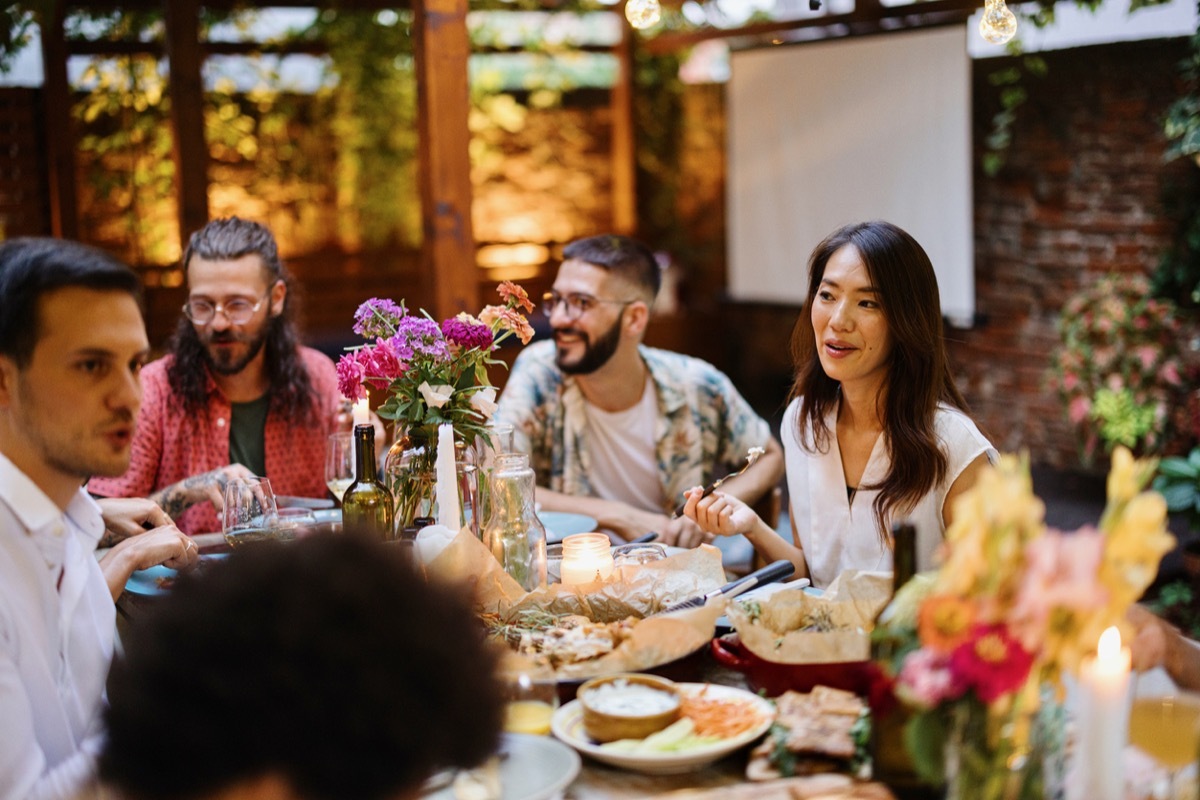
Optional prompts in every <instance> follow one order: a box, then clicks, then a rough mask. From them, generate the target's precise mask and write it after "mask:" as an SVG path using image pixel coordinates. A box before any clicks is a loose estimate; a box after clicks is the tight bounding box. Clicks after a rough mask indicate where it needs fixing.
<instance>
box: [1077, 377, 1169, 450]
mask: <svg viewBox="0 0 1200 800" xmlns="http://www.w3.org/2000/svg"><path fill="white" fill-rule="evenodd" d="M1092 419H1093V420H1095V421H1096V422H1098V423H1100V436H1101V438H1103V439H1104V442H1105V445H1106V446H1105V449H1106V450H1108V451H1110V452H1111V451H1112V448H1113V447H1115V446H1116V445H1119V444H1121V445H1125V446H1126V447H1128V448H1130V449H1134V448H1136V447H1138V445H1139V444H1141V441H1142V439H1143V438H1145V437H1146V435H1147V434H1149V433H1150V432H1151V431H1153V430H1154V422H1155V420H1154V404H1153V403H1151V402H1145V403H1139V402H1138V401H1137V400H1136V399H1134V396H1133V392H1131V391H1130V390H1129V389H1127V388H1126V389H1119V390H1116V391H1113V390H1112V389H1108V388H1104V389H1098V390H1097V391H1096V398H1095V401H1094V402H1093V403H1092Z"/></svg>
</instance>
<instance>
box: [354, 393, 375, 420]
mask: <svg viewBox="0 0 1200 800" xmlns="http://www.w3.org/2000/svg"><path fill="white" fill-rule="evenodd" d="M354 424H355V425H356V426H357V425H370V424H371V395H370V394H369V393H368V394H366V395H365V396H364V397H363V398H362V399H361V400H359V401H358V402H357V403H355V404H354Z"/></svg>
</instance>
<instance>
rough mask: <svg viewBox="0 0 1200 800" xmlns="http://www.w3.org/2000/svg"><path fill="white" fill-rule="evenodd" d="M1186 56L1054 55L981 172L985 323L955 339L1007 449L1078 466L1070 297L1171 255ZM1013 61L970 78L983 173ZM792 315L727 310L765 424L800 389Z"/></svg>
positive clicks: (980, 297) (738, 369) (977, 396)
mask: <svg viewBox="0 0 1200 800" xmlns="http://www.w3.org/2000/svg"><path fill="white" fill-rule="evenodd" d="M1186 52H1187V43H1186V41H1184V40H1171V41H1165V42H1164V41H1162V40H1159V41H1154V42H1144V43H1130V44H1120V45H1107V46H1097V47H1088V48H1078V49H1073V50H1065V51H1059V52H1053V53H1048V54H1046V56H1045V58H1046V62H1047V65H1048V68H1049V71H1048V74H1047V75H1046V77H1045V78H1043V79H1034V78H1027V79H1026V80H1025V81H1024V85H1025V86H1026V88H1027V89H1028V91H1029V96H1030V97H1029V101H1028V102H1027V103H1026V105H1025V106H1024V107H1022V108H1021V109H1020V112H1019V118H1018V120H1017V122H1016V124H1015V126H1014V129H1013V141H1012V144H1011V146H1010V148H1009V150H1008V155H1007V162H1006V165H1005V166H1004V168H1003V169H1002V170H1001V172H1000V173H999V174H998V175H997V176H995V177H988V176H986V175H984V174H983V173H982V171H979V170H978V169H977V171H976V174H975V176H974V182H975V257H976V262H975V281H976V309H977V312H978V315H979V321H978V323H977V324H976V326H975V327H973V328H972V329H969V330H956V329H949V330H948V331H947V336H948V338H949V339H950V340H951V341H950V354H951V359H952V361H953V364H954V367H955V371H956V375H957V378H958V381H959V385H960V388H961V389H962V391H963V392H964V394H965V395H966V397H967V400H968V402H969V403H970V405H971V408H972V412H973V413H974V415H975V416H976V417H977V418H978V420H979V421H980V423H981V425H982V426H983V427H984V428H985V429H986V431H987V432H988V434H989V435H990V436H991V437H992V439H993V441H994V442H995V443H996V445H997V446H998V447H999V448H1000V449H1002V450H1009V451H1015V450H1018V449H1021V448H1027V449H1028V450H1029V451H1030V453H1031V455H1032V457H1033V459H1034V460H1035V461H1037V462H1042V463H1047V464H1051V465H1054V466H1070V465H1074V464H1076V463H1077V455H1076V445H1075V438H1074V433H1073V431H1072V430H1071V429H1070V428H1069V427H1068V425H1067V423H1066V420H1065V417H1064V414H1063V409H1062V407H1061V404H1060V403H1059V401H1058V399H1057V397H1056V396H1055V395H1054V394H1053V393H1052V392H1049V391H1047V390H1046V389H1045V383H1044V381H1045V372H1046V369H1047V366H1048V364H1049V356H1050V354H1051V353H1052V352H1053V351H1054V349H1055V348H1056V347H1057V345H1058V334H1057V331H1056V327H1055V326H1056V323H1057V319H1058V313H1059V310H1060V309H1061V308H1062V306H1063V305H1064V304H1065V302H1066V300H1067V298H1068V297H1070V295H1071V293H1072V292H1074V291H1076V290H1077V289H1079V288H1080V287H1082V286H1086V285H1090V284H1091V283H1093V282H1095V281H1096V280H1098V279H1099V278H1100V277H1101V276H1103V275H1104V274H1107V273H1108V272H1110V271H1117V272H1143V273H1147V274H1148V273H1150V272H1152V271H1153V270H1154V268H1155V266H1156V265H1157V263H1158V259H1159V257H1160V255H1161V253H1162V251H1163V250H1164V249H1165V248H1166V246H1167V244H1168V242H1169V241H1170V238H1171V236H1172V234H1173V232H1174V229H1175V224H1174V222H1173V221H1172V220H1170V219H1168V218H1167V217H1166V216H1165V214H1164V210H1163V206H1162V190H1163V188H1164V186H1166V185H1167V184H1168V183H1170V182H1172V181H1178V180H1184V179H1186V178H1188V177H1189V176H1188V174H1187V173H1188V172H1194V170H1195V167H1193V166H1191V165H1189V164H1187V163H1185V162H1181V161H1176V162H1174V163H1171V164H1166V163H1164V162H1163V157H1162V154H1163V152H1164V149H1165V147H1166V141H1165V138H1164V136H1163V133H1162V125H1161V119H1162V117H1163V115H1164V113H1165V112H1166V109H1167V107H1168V106H1169V105H1170V103H1171V102H1172V101H1173V100H1174V99H1175V98H1176V97H1177V96H1178V94H1179V91H1180V82H1179V78H1178V73H1177V69H1176V65H1177V64H1178V62H1179V61H1180V60H1182V59H1183V57H1184V55H1185V54H1186ZM1007 61H1008V59H997V60H990V61H982V62H976V63H975V66H974V74H973V84H974V108H973V112H972V114H973V126H974V141H975V143H976V151H977V152H976V164H978V163H979V156H980V155H981V154H982V145H981V143H982V142H983V141H984V139H985V137H986V136H987V134H988V132H989V131H990V126H991V118H992V115H993V114H994V113H995V111H996V109H997V108H998V90H996V89H995V88H994V87H992V86H991V84H990V83H989V80H988V76H989V74H990V73H991V72H992V71H993V70H995V69H998V68H1002V67H1004V66H1007V63H1006V62H1007ZM814 244H815V242H814ZM797 312H798V309H797V308H793V307H780V306H762V305H755V306H740V305H735V306H730V307H729V308H728V309H727V316H726V318H727V320H728V324H727V325H725V326H723V329H724V330H729V331H730V332H731V334H732V335H730V336H729V337H728V342H727V346H726V348H725V358H724V360H723V362H722V364H723V365H724V366H725V367H726V368H727V369H728V370H729V371H730V374H731V376H733V377H734V378H735V380H737V381H738V384H739V386H741V387H743V389H744V391H745V394H746V395H747V398H748V399H750V400H751V402H753V403H755V405H756V406H757V407H758V408H759V409H760V410H761V411H762V412H763V413H766V414H773V415H775V414H778V412H779V410H780V403H781V401H782V399H783V396H784V394H785V393H786V391H787V388H788V386H789V385H790V371H791V364H790V360H789V358H788V355H787V353H786V347H785V346H783V343H784V342H786V341H787V337H788V335H789V334H790V331H791V326H792V323H794V321H795V319H796V315H797ZM747 353H750V354H752V357H746V355H745V354H747Z"/></svg>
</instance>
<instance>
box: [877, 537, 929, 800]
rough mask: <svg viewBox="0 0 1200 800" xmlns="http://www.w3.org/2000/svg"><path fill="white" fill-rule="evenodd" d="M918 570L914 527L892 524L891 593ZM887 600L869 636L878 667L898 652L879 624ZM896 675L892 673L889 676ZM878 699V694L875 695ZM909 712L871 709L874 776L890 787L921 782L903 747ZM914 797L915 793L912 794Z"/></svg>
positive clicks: (884, 615) (912, 786)
mask: <svg viewBox="0 0 1200 800" xmlns="http://www.w3.org/2000/svg"><path fill="white" fill-rule="evenodd" d="M916 572H917V529H916V528H915V527H913V525H912V524H911V523H910V522H908V521H907V520H905V521H902V522H897V523H896V524H894V525H893V526H892V596H893V597H895V595H896V592H898V591H900V587H901V586H903V585H904V584H906V583H908V582H909V581H910V580H911V579H912V577H913V575H915V574H916ZM890 605H891V602H890V601H889V602H888V603H887V604H885V605H884V607H883V608H882V609H881V610H880V612H879V614H878V615H877V616H876V617H875V626H876V630H875V632H873V633H872V635H871V661H872V662H873V663H874V664H875V665H876V666H877V667H880V668H882V667H881V665H883V664H885V663H889V662H891V661H892V660H893V658H894V657H895V656H896V655H897V652H898V651H897V648H898V647H899V646H901V644H902V640H898V639H896V638H894V637H892V636H890V635H888V634H887V633H886V632H885V631H886V626H881V625H880V622H881V620H882V619H886V618H887V609H888V607H889V606H890ZM892 677H895V676H892ZM874 699H876V700H878V699H880V698H878V697H876V698H874ZM908 719H909V714H908V713H907V711H906V710H905V709H904V708H903V707H902V706H900V705H899V704H898V703H897V704H895V705H893V706H892V707H891V708H886V709H885V708H874V709H872V719H871V760H872V762H873V772H874V778H875V779H876V780H879V781H882V782H884V783H886V784H888V785H889V786H891V787H893V788H902V789H905V790H913V791H916V790H919V788H920V787H921V784H922V781H921V780H920V778H918V776H917V773H916V770H915V769H914V768H913V764H912V759H911V758H909V755H908V751H907V749H906V748H905V746H904V726H905V725H906V724H907V722H908ZM914 796H915V795H914Z"/></svg>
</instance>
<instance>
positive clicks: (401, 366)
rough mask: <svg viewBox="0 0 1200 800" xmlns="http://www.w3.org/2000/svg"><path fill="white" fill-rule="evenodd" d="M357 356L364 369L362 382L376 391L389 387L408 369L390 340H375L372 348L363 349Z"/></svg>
mask: <svg viewBox="0 0 1200 800" xmlns="http://www.w3.org/2000/svg"><path fill="white" fill-rule="evenodd" d="M358 355H359V359H360V360H361V361H362V362H363V366H364V367H365V368H366V375H365V376H364V380H366V382H367V383H369V384H371V385H372V386H374V387H376V388H378V389H386V388H387V387H389V386H391V385H392V381H394V380H396V378H399V377H400V376H401V375H403V374H404V373H405V371H406V370H407V369H408V364H407V362H406V361H405V360H404V359H403V358H402V357H401V355H400V354H399V353H398V352H397V351H396V347H395V345H394V343H393V342H392V340H390V339H377V340H376V341H375V346H374V347H364V348H363V349H361V350H359V351H358Z"/></svg>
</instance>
